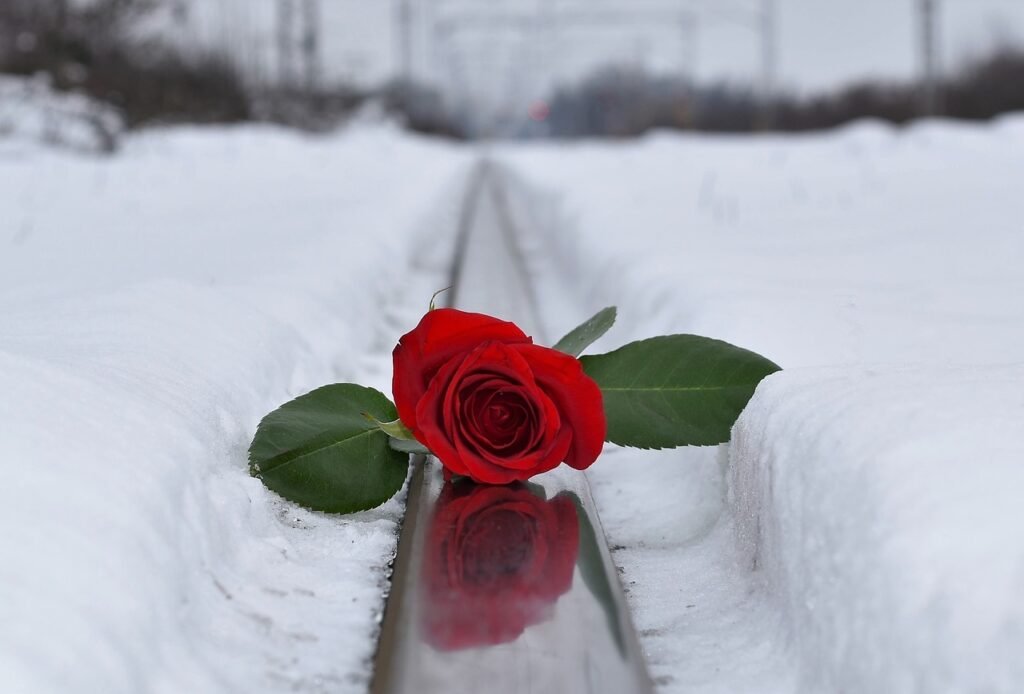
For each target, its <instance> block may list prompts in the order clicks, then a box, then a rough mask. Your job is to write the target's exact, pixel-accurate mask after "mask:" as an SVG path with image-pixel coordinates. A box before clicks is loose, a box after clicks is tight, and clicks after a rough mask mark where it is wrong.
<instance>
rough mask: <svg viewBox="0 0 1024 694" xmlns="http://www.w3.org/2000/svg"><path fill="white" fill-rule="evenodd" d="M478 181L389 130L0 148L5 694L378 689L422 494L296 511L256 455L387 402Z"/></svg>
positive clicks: (0, 566)
mask: <svg viewBox="0 0 1024 694" xmlns="http://www.w3.org/2000/svg"><path fill="white" fill-rule="evenodd" d="M467 172H468V157H467V156H466V155H465V154H462V153H460V152H457V151H455V150H453V149H451V148H449V147H447V146H442V145H439V144H430V143H425V142H422V141H418V140H414V139H409V138H406V137H404V136H400V135H398V134H396V133H394V132H390V131H383V130H381V131H373V130H370V131H361V132H355V133H350V134H348V135H342V136H338V137H336V138H332V139H329V140H323V139H316V140H311V139H306V138H303V137H300V136H297V135H293V134H287V133H284V132H279V131H275V130H271V129H259V128H246V129H237V130H226V131H225V130H216V129H200V130H175V131H168V132H163V133H161V132H156V133H152V134H150V135H147V136H145V137H141V138H135V139H132V140H131V141H129V142H128V143H127V144H126V147H125V149H124V151H122V152H121V153H120V154H119V155H117V156H116V157H114V158H109V159H106V158H97V157H89V156H79V155H71V154H68V153H59V152H54V151H50V150H44V149H40V148H38V147H36V146H33V145H31V143H29V142H28V141H21V142H19V143H18V144H17V146H16V147H7V148H4V149H2V150H0V191H2V192H0V317H2V321H0V461H2V462H0V466H2V471H3V479H4V482H3V484H2V485H0V527H3V529H4V531H3V533H2V535H0V553H2V555H3V560H2V562H0V585H2V586H3V591H2V592H0V690H2V691H4V692H12V693H13V692H33V693H44V692H54V693H61V694H64V693H66V692H72V691H74V692H104V693H117V692H124V693H126V694H129V693H130V694H134V693H135V692H141V691H151V692H169V693H170V692H173V693H179V692H221V691H303V692H320V691H330V692H344V691H353V692H358V691H363V690H364V689H365V686H366V681H367V677H368V674H369V664H368V662H367V661H368V658H369V657H370V656H371V654H372V650H373V648H374V639H373V638H372V635H373V634H374V633H375V631H376V628H377V627H376V619H377V616H378V613H379V611H380V610H381V608H382V588H383V585H384V580H385V576H384V571H385V566H386V563H387V561H388V560H389V559H390V557H391V554H392V553H393V550H394V545H395V530H396V523H397V521H398V519H399V517H400V513H401V503H400V502H399V501H392V502H390V503H388V504H387V505H385V506H384V507H383V508H381V509H378V510H375V511H372V512H369V513H365V514H361V515H359V516H353V517H350V518H345V519H338V518H326V517H324V516H321V515H318V514H312V513H306V512H302V511H297V510H296V509H295V507H293V506H291V505H289V504H284V503H282V502H281V501H280V500H279V499H277V498H276V497H274V496H273V495H272V494H269V493H268V492H266V491H265V490H264V488H263V487H262V485H261V484H260V483H259V482H258V481H257V480H254V479H252V478H250V477H249V475H248V473H247V469H246V448H247V446H248V442H249V439H250V437H251V435H252V432H253V430H254V428H255V425H256V423H257V422H258V420H259V418H260V417H261V416H262V415H263V414H264V413H265V412H267V411H268V410H270V409H272V408H273V407H275V406H276V405H278V404H280V403H281V402H283V401H284V400H286V399H288V398H290V397H292V396H294V395H297V394H299V393H301V392H304V391H306V390H309V389H311V388H313V387H316V386H319V385H321V384H323V383H328V382H332V381H337V380H358V381H361V382H365V383H370V384H375V385H377V386H378V387H387V386H388V381H389V378H390V365H389V363H388V362H389V353H390V349H391V346H392V345H393V344H394V340H395V339H396V338H397V335H398V334H400V331H401V330H403V329H405V328H406V326H408V325H411V324H412V322H413V321H415V319H416V318H417V317H418V314H419V313H421V312H422V310H423V309H424V308H425V306H426V302H427V300H428V299H429V295H430V292H431V291H432V290H433V289H435V288H437V287H438V286H443V284H442V283H443V281H444V280H443V279H441V278H440V276H441V274H442V273H443V272H444V271H445V270H446V269H447V262H448V255H449V249H448V247H447V246H446V245H445V244H444V243H443V241H444V239H445V238H446V237H450V236H451V232H452V231H453V230H454V219H455V213H456V212H457V206H458V204H459V203H460V202H461V199H460V195H461V191H462V189H463V188H464V186H465V181H464V179H465V176H466V174H467ZM439 240H440V241H441V242H440V243H439ZM410 277H413V278H414V280H413V281H410ZM420 280H422V281H420Z"/></svg>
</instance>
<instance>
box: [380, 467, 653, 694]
mask: <svg viewBox="0 0 1024 694" xmlns="http://www.w3.org/2000/svg"><path fill="white" fill-rule="evenodd" d="M405 522H406V526H405V527H404V528H403V533H402V541H401V546H400V548H399V556H398V557H397V559H396V566H395V576H394V583H393V587H392V599H391V602H389V604H388V612H387V614H386V616H385V623H384V633H383V634H382V639H381V648H380V652H379V654H378V659H377V667H376V674H375V680H374V684H373V687H372V690H371V691H373V692H374V694H406V693H410V694H411V693H412V692H416V693H418V694H419V693H422V694H431V693H432V692H437V693H439V694H440V693H442V692H443V693H445V694H452V693H453V692H478V691H488V692H495V693H496V694H502V693H505V692H508V693H509V694H515V693H520V692H522V693H525V692H566V693H567V694H573V693H575V692H580V693H583V692H588V693H589V692H595V693H601V692H608V694H630V693H632V692H648V691H650V690H651V686H650V682H649V680H648V678H647V674H646V671H645V668H644V663H643V658H642V655H641V653H640V651H639V647H638V645H637V641H636V638H635V635H634V632H633V630H632V627H631V625H630V622H629V613H628V610H627V608H626V605H625V602H624V600H623V596H622V590H621V587H620V586H619V583H618V579H617V577H616V571H615V567H614V565H613V563H612V561H611V558H610V556H609V554H608V551H607V549H606V548H605V544H604V540H603V534H602V533H601V529H600V527H599V525H598V523H597V520H596V514H594V513H593V501H592V499H591V497H590V493H589V488H588V486H587V483H586V480H585V478H584V477H583V475H582V474H581V473H579V472H577V471H575V470H570V469H567V468H565V469H560V470H556V471H552V472H550V473H547V474H545V475H541V476H539V477H537V478H535V480H534V481H532V482H530V483H528V484H519V485H507V486H487V485H476V484H473V483H472V482H470V481H468V480H456V481H452V480H445V479H444V478H443V476H442V473H441V469H440V466H439V465H437V464H436V462H433V461H431V462H426V463H424V465H423V466H422V468H421V469H419V470H417V473H416V479H415V480H414V484H413V486H412V487H411V488H410V499H409V512H408V516H407V518H406V521H405ZM399 596H400V597H399ZM396 598H399V600H400V602H399V601H396Z"/></svg>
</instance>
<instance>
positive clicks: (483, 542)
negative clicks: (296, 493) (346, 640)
mask: <svg viewBox="0 0 1024 694" xmlns="http://www.w3.org/2000/svg"><path fill="white" fill-rule="evenodd" d="M498 185H499V182H498V181H497V180H496V175H495V174H494V173H493V172H491V171H489V169H488V168H487V167H486V165H484V166H483V167H481V171H480V172H479V179H478V181H477V183H476V185H475V186H474V190H473V191H472V192H471V194H470V200H468V201H467V209H466V213H465V214H464V215H463V222H462V223H463V226H464V228H463V230H462V233H461V234H460V243H459V249H458V251H457V253H456V263H455V267H454V270H453V273H452V274H453V277H454V279H455V282H454V283H455V284H457V286H456V287H455V290H454V291H453V293H452V295H453V296H454V297H455V301H456V303H457V304H458V306H459V307H460V308H465V309H467V310H478V311H484V312H487V313H491V314H493V315H498V316H501V317H503V318H508V319H511V320H514V321H516V322H517V323H519V324H520V326H521V327H523V328H524V330H526V332H527V333H528V334H532V335H534V336H535V338H537V340H538V342H541V343H542V344H547V343H548V341H547V340H546V339H545V337H546V336H544V335H542V334H540V333H539V331H540V329H541V321H540V320H539V318H540V317H539V316H538V315H537V306H538V298H537V297H536V296H535V295H534V294H533V293H532V292H533V288H532V287H530V286H529V273H528V272H527V269H526V267H525V265H524V259H523V257H522V255H521V254H520V253H519V252H518V249H517V247H516V243H515V233H516V230H515V229H513V228H512V226H511V220H509V219H508V216H507V214H506V213H505V210H503V206H502V204H501V203H502V200H503V199H502V197H501V195H500V190H499V189H498ZM472 268H476V269H475V270H473V271H470V270H469V269H472ZM479 268H487V272H485V273H480V272H479V271H478V269H479ZM371 691H372V692H373V693H374V694H414V693H415V694H434V693H437V694H442V693H443V694H459V693H461V692H467V693H470V692H488V693H493V694H504V693H506V692H508V693H510V694H512V693H524V694H525V693H528V692H531V693H539V694H548V693H551V694H555V693H559V694H561V693H565V694H575V693H577V692H579V693H584V692H587V693H590V692H593V693H600V694H604V693H607V694H632V693H641V692H649V691H651V684H650V681H649V678H648V676H647V672H646V668H645V665H644V662H643V657H642V655H641V653H640V650H639V645H638V642H637V638H636V635H635V632H634V631H633V627H632V625H631V623H630V619H629V612H628V609H627V607H626V603H625V599H624V596H623V593H622V589H621V586H620V584H619V580H618V575H617V572H616V569H615V566H614V564H613V563H612V561H611V556H610V555H609V553H608V550H607V547H606V544H605V540H604V533H603V531H602V530H601V527H600V522H599V521H598V518H597V513H596V511H595V509H594V502H593V499H592V497H591V494H590V488H589V485H588V484H587V480H586V476H585V475H584V474H583V473H580V472H578V471H576V470H572V469H570V468H568V467H566V466H562V467H561V468H559V469H557V470H553V471H551V472H549V473H546V474H544V475H540V476H538V477H535V478H533V479H532V480H531V481H530V482H529V483H527V484H520V485H507V486H485V485H475V484H473V483H471V482H468V481H461V482H451V481H445V480H444V479H443V477H442V474H441V468H440V465H439V464H438V463H437V462H436V461H434V460H432V459H424V458H422V457H419V458H417V459H416V460H414V473H413V478H412V480H411V482H410V487H409V500H408V507H407V511H406V517H405V521H404V523H403V527H402V535H401V538H400V540H399V547H398V556H397V558H396V561H395V570H394V578H393V582H392V587H391V594H390V597H389V599H388V604H387V609H386V612H385V617H384V624H383V628H382V635H381V641H380V645H379V649H378V656H377V662H376V665H375V674H374V682H373V685H372V688H371Z"/></svg>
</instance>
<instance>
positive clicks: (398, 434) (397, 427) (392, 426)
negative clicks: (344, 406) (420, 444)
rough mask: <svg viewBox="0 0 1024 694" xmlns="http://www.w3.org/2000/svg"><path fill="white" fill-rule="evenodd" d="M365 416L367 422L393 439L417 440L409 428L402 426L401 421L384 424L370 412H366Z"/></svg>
mask: <svg viewBox="0 0 1024 694" xmlns="http://www.w3.org/2000/svg"><path fill="white" fill-rule="evenodd" d="M363 416H364V417H366V419H367V420H369V421H370V422H372V423H373V425H374V426H375V427H377V428H378V429H380V430H381V431H383V432H384V433H385V434H387V435H388V436H390V437H391V438H393V439H398V440H400V441H415V440H416V436H415V435H414V434H413V433H412V432H411V431H410V430H409V427H407V426H405V425H404V424H402V420H401V419H396V420H394V421H392V422H382V421H380V420H379V419H377V418H376V417H374V416H373V415H372V414H370V413H369V412H364V413H363Z"/></svg>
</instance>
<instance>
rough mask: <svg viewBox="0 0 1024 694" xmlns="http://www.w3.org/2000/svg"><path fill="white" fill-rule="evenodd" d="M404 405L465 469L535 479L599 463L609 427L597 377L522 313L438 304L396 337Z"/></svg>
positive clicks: (456, 468) (497, 478)
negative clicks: (518, 316)
mask: <svg viewBox="0 0 1024 694" xmlns="http://www.w3.org/2000/svg"><path fill="white" fill-rule="evenodd" d="M394 361H395V372H394V383H393V390H394V395H395V404H396V405H397V407H398V415H399V417H400V418H401V420H402V422H403V423H404V424H405V425H406V426H407V427H409V429H410V430H411V431H412V432H413V434H415V436H416V438H417V439H418V440H419V441H420V443H422V444H423V445H425V446H426V447H427V448H429V449H430V451H431V452H432V453H433V454H434V455H435V456H437V458H438V459H439V460H440V461H441V463H442V464H443V465H444V466H445V467H446V468H448V469H449V470H450V471H451V472H453V473H455V474H457V475H465V476H467V477H470V478H472V479H474V480H476V481H477V482H486V483H489V484H506V483H508V482H512V481H515V480H526V479H529V478H530V477H532V476H533V475H537V474H540V473H542V472H547V471H548V470H551V469H552V468H554V467H557V466H558V465H559V464H560V463H562V462H566V463H568V464H569V465H571V466H572V467H574V468H576V469H577V470H583V469H586V468H587V467H589V466H590V465H591V464H592V463H593V462H594V461H595V460H596V459H597V456H598V455H599V454H600V453H601V447H602V445H603V444H604V437H605V428H606V424H605V418H604V405H603V403H602V400H601V391H600V389H599V388H598V387H597V384H596V383H594V381H593V380H592V379H591V378H590V377H589V376H587V375H586V374H585V373H583V368H582V367H581V366H580V362H579V360H578V359H576V358H574V357H572V356H570V355H568V354H564V353H562V352H559V351H557V350H553V349H549V348H547V347H540V346H538V345H535V344H533V341H532V340H531V339H530V338H529V337H527V336H526V335H525V334H524V333H523V331H522V330H520V329H519V328H518V327H516V326H515V325H514V324H512V323H508V322H505V321H501V320H498V319H497V318H492V317H491V316H485V315H482V314H479V313H465V312H463V311H457V310H455V309H450V308H441V309H437V310H434V311H430V312H429V313H427V315H425V316H424V317H423V320H421V321H420V324H419V325H417V326H416V328H415V329H414V330H413V331H412V332H410V333H408V334H407V335H405V336H403V337H402V339H401V340H400V341H399V343H398V346H397V347H395V352H394Z"/></svg>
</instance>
